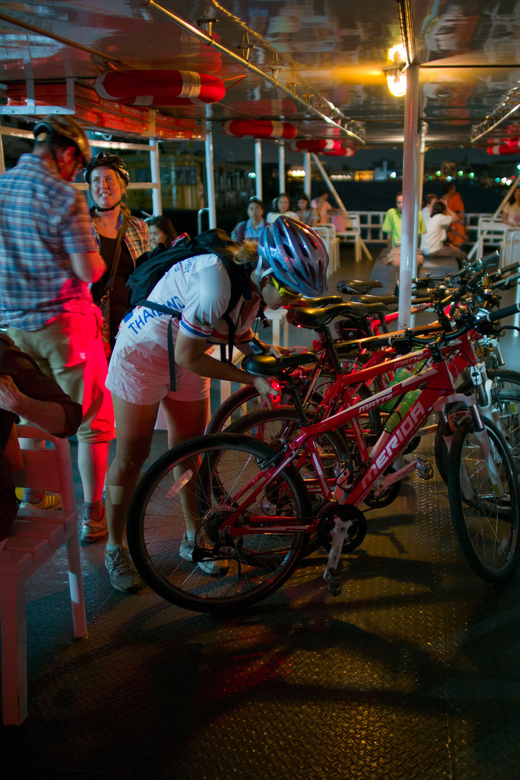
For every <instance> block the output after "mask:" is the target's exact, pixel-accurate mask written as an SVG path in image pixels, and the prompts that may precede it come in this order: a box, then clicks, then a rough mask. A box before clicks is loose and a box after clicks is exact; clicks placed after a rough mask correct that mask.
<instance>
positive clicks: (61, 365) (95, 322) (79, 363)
mask: <svg viewBox="0 0 520 780" xmlns="http://www.w3.org/2000/svg"><path fill="white" fill-rule="evenodd" d="M100 321H101V319H100V313H99V309H98V308H97V307H96V306H94V305H93V304H88V303H86V304H85V307H84V310H82V311H79V312H74V314H68V313H64V314H60V315H59V316H58V317H55V318H54V319H52V320H50V322H48V323H47V324H46V325H44V326H43V328H40V330H32V331H26V330H18V328H8V331H7V332H8V335H9V336H10V337H11V338H12V339H13V341H14V343H15V344H16V345H17V346H18V347H20V349H21V350H23V351H24V352H27V353H28V354H29V355H31V356H32V357H33V358H34V359H35V360H36V361H37V362H38V364H39V366H40V368H41V370H42V371H43V372H44V373H45V374H46V375H47V376H48V377H50V378H51V379H54V381H55V382H57V384H58V385H59V386H60V387H61V389H62V390H64V391H65V392H66V393H68V395H70V397H71V398H72V400H73V401H76V402H77V403H79V404H81V406H82V408H83V419H82V421H81V425H80V427H79V428H78V433H77V436H78V441H81V442H91V443H95V442H105V441H110V440H111V439H113V438H115V431H114V409H113V406H112V398H111V396H110V393H109V391H108V390H107V389H106V387H105V379H106V375H107V360H106V357H105V352H104V349H103V342H102V341H101V330H100Z"/></svg>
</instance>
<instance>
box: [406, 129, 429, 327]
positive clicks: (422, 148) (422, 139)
mask: <svg viewBox="0 0 520 780" xmlns="http://www.w3.org/2000/svg"><path fill="white" fill-rule="evenodd" d="M427 132H428V125H427V124H426V122H421V133H420V135H419V136H418V137H417V143H418V144H419V152H418V153H419V170H418V174H417V177H416V178H417V181H416V182H415V183H416V187H417V192H416V196H415V212H414V223H413V225H414V229H413V241H414V246H415V245H416V244H417V245H418V244H419V241H420V237H419V213H420V210H421V203H422V191H423V181H424V157H425V154H426V133H427ZM417 275H418V268H417V252H416V253H415V255H414V258H413V274H412V276H413V277H416V276H417ZM414 326H415V314H410V327H411V328H413V327H414Z"/></svg>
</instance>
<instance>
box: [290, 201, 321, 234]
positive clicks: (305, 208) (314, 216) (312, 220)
mask: <svg viewBox="0 0 520 780" xmlns="http://www.w3.org/2000/svg"><path fill="white" fill-rule="evenodd" d="M296 213H297V214H298V219H299V220H300V222H303V223H304V224H305V225H310V227H316V225H317V224H318V222H319V220H320V218H319V215H318V212H317V211H316V209H313V208H312V206H311V202H310V200H309V196H308V195H306V194H305V192H302V194H301V195H300V196H299V198H298V211H297V212H296Z"/></svg>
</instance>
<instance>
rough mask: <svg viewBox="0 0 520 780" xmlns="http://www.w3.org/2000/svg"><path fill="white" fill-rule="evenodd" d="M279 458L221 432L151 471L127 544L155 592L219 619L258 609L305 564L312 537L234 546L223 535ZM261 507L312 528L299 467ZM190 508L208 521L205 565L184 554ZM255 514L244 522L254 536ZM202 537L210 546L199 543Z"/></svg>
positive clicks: (270, 486) (267, 538)
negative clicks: (239, 504)
mask: <svg viewBox="0 0 520 780" xmlns="http://www.w3.org/2000/svg"><path fill="white" fill-rule="evenodd" d="M275 456H276V452H275V450H273V448H272V447H270V446H269V445H267V444H265V442H262V441H256V440H255V439H252V438H251V437H249V436H242V435H238V434H222V433H221V434H214V435H211V436H208V435H204V436H199V437H197V438H195V439H192V440H191V441H188V442H185V443H184V444H181V445H179V446H178V447H174V448H173V449H171V450H170V451H169V452H167V453H165V454H164V455H163V456H162V457H160V458H159V459H158V460H157V461H156V462H155V463H154V464H153V465H152V466H151V467H150V468H149V469H148V471H147V472H146V473H145V474H144V475H143V477H142V479H141V481H140V482H139V485H138V486H137V489H136V491H135V493H134V496H133V498H132V502H131V505H130V509H129V513H128V524H127V538H128V546H129V549H130V553H131V556H132V559H133V561H134V563H135V565H136V568H137V570H138V572H139V573H140V575H141V576H142V578H143V580H144V581H145V582H146V583H147V584H148V585H149V586H150V587H151V588H152V590H154V591H155V592H156V593H157V594H158V595H159V596H161V597H162V598H164V599H166V600H167V601H169V602H171V603H173V604H176V605H178V606H180V607H183V608H185V609H191V610H195V611H197V612H211V613H218V612H226V611H227V612H229V611H233V610H237V609H241V608H245V607H248V606H251V605H252V604H255V603H257V602H258V601H261V600H262V599H264V598H266V597H267V596H269V595H271V594H272V593H274V591H276V590H277V589H278V588H279V587H280V586H281V585H282V584H283V583H284V582H285V581H286V580H287V579H288V577H289V576H290V575H291V573H292V572H293V570H294V568H295V566H296V564H297V562H298V560H299V557H300V550H301V548H302V544H303V541H304V534H302V533H297V532H294V533H293V532H291V531H287V532H286V533H284V534H281V533H280V534H278V535H275V534H268V533H265V532H264V533H262V532H258V533H251V534H249V533H247V534H246V533H244V536H243V537H240V538H239V539H238V540H237V537H234V541H233V539H231V538H230V537H227V538H226V532H225V530H224V529H223V528H221V526H222V524H223V523H224V522H225V518H226V517H227V516H228V515H229V513H230V512H232V511H236V502H235V500H234V496H235V495H236V494H237V492H238V491H240V489H242V488H243V487H244V486H245V484H248V482H249V480H250V479H252V478H253V476H258V475H259V474H260V475H261V473H262V472H263V470H264V469H263V463H264V462H265V461H270V460H271V459H272V458H273V457H275ZM194 464H197V465H195V466H194ZM194 471H196V474H194ZM179 475H181V476H180V477H179ZM186 479H187V481H186ZM214 480H217V482H218V490H216V491H214V490H213V481H214ZM179 486H180V487H179ZM223 487H225V488H226V493H225V501H224V500H222V499H223V496H222V489H223ZM219 496H220V498H219ZM254 506H255V507H258V509H257V512H258V511H261V512H262V513H263V515H265V516H267V515H269V513H270V514H272V515H275V516H277V517H279V516H283V518H284V524H287V526H289V525H291V524H294V525H305V524H307V523H308V522H309V518H310V517H311V506H310V501H309V497H308V495H307V492H306V490H305V486H304V484H303V481H302V479H301V477H300V475H299V474H298V472H297V471H296V469H294V468H293V467H292V466H288V467H287V468H286V469H284V470H283V471H282V472H281V473H280V475H279V477H278V478H277V480H276V481H275V482H274V481H272V480H271V481H267V482H266V484H265V486H264V487H263V488H262V492H261V494H260V495H259V496H258V498H257V499H256V501H255V504H254ZM186 507H188V509H187V510H186V511H192V512H193V517H198V518H200V519H199V522H200V528H199V531H198V532H197V548H198V546H199V543H200V549H197V553H198V558H197V560H198V561H199V562H198V563H195V562H193V561H186V560H184V559H183V558H181V556H180V552H179V548H180V543H181V541H182V540H183V538H184V534H185V531H186V525H185V509H186ZM250 514H251V508H249V515H248V513H246V512H244V515H243V517H241V519H240V522H241V525H242V526H243V528H244V529H245V530H246V529H247V530H248V531H249V530H253V527H252V526H249V527H248V517H249V516H250ZM254 530H256V531H259V530H260V529H259V528H258V527H257V528H255V529H254ZM201 532H203V533H204V535H205V541H204V543H202V541H199V540H200V534H201ZM208 561H213V562H214V563H215V562H216V565H217V567H221V568H220V570H219V573H218V575H217V576H214V575H211V574H206V573H204V571H203V569H202V568H201V567H202V565H204V564H207V562H208ZM199 564H200V565H199Z"/></svg>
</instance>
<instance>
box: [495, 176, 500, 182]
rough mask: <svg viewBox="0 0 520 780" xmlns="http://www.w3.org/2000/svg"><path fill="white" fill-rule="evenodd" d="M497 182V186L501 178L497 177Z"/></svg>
mask: <svg viewBox="0 0 520 780" xmlns="http://www.w3.org/2000/svg"><path fill="white" fill-rule="evenodd" d="M495 181H496V182H497V184H498V182H499V181H500V176H497V177H496V179H495Z"/></svg>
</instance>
